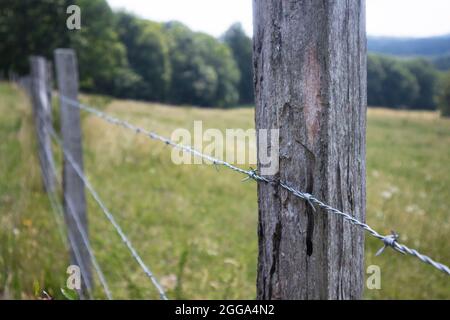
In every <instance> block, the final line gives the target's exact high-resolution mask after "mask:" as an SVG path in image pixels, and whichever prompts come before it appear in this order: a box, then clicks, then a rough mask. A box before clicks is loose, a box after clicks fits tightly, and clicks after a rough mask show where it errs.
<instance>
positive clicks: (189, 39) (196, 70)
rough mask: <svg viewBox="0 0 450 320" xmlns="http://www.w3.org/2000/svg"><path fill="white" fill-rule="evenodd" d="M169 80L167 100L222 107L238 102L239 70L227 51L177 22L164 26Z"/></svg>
mask: <svg viewBox="0 0 450 320" xmlns="http://www.w3.org/2000/svg"><path fill="white" fill-rule="evenodd" d="M165 30H166V32H167V35H168V39H169V48H170V50H169V52H170V53H169V56H170V63H171V66H172V78H171V82H170V83H171V85H170V90H169V101H170V102H172V103H177V104H196V105H200V106H219V107H226V106H230V105H233V104H235V103H237V102H238V98H239V93H238V91H237V85H238V82H239V70H238V68H237V66H236V63H235V61H234V59H233V57H232V54H231V52H230V49H229V48H228V47H227V46H226V45H225V44H223V43H220V42H219V41H218V40H217V39H215V38H213V37H211V36H209V35H206V34H203V33H196V32H192V31H191V30H190V29H189V28H187V27H186V26H184V25H183V24H181V23H179V22H170V23H167V24H166V25H165Z"/></svg>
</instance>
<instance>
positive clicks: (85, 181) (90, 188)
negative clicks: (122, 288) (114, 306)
mask: <svg viewBox="0 0 450 320" xmlns="http://www.w3.org/2000/svg"><path fill="white" fill-rule="evenodd" d="M48 129H49V130H48V132H49V134H50V135H51V137H52V138H53V139H54V140H55V141H56V142H57V144H58V145H59V147H60V148H61V150H62V151H63V154H64V158H65V159H66V160H67V161H68V162H69V163H70V165H71V166H72V168H73V169H74V170H75V172H76V173H77V175H78V176H79V177H80V179H81V180H82V181H83V184H84V185H85V187H86V188H87V190H88V191H89V193H90V194H91V195H92V197H93V198H94V200H95V201H96V202H97V204H98V205H99V207H100V208H101V209H102V211H103V213H104V214H105V216H106V218H107V219H108V220H109V222H111V224H112V225H113V227H114V228H115V229H116V231H117V233H118V234H119V236H120V237H121V239H122V241H123V242H124V243H125V245H126V246H127V247H128V249H129V251H130V253H131V255H132V257H133V258H134V259H135V260H136V261H137V263H138V264H139V266H140V267H141V268H142V269H143V271H144V273H145V274H146V275H147V276H148V277H149V278H150V280H151V281H152V283H153V285H154V286H155V288H156V289H157V291H158V293H159V295H160V298H161V299H162V300H168V299H167V296H166V293H165V292H164V289H163V287H162V286H161V285H160V284H159V282H158V279H156V277H155V276H154V274H153V272H152V271H151V270H150V268H149V267H148V266H147V265H146V264H145V263H144V261H143V260H142V258H141V257H140V255H139V254H138V253H137V251H136V249H135V248H134V247H133V245H132V244H131V241H130V240H129V239H128V237H127V236H126V235H125V233H124V232H123V230H122V228H121V227H120V225H119V224H118V223H117V221H116V220H115V218H114V216H113V215H112V214H111V212H110V211H109V210H108V208H106V206H105V204H104V203H103V201H102V200H101V199H100V196H99V195H98V193H97V192H96V191H95V189H94V187H93V186H92V185H91V183H90V181H89V180H88V179H87V178H86V177H85V175H84V174H83V173H82V171H81V169H80V168H79V167H78V165H77V164H76V162H75V161H74V159H73V158H72V155H71V154H70V153H69V152H68V151H67V150H66V149H64V147H63V145H62V142H61V139H60V138H59V137H58V135H57V134H56V133H55V131H54V130H53V128H51V127H50V128H48Z"/></svg>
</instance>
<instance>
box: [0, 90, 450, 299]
mask: <svg viewBox="0 0 450 320" xmlns="http://www.w3.org/2000/svg"><path fill="white" fill-rule="evenodd" d="M81 100H82V101H84V102H86V103H88V104H90V105H93V106H97V107H99V108H101V109H103V110H105V111H107V112H109V113H111V114H113V115H116V116H118V117H120V118H123V119H126V120H129V121H130V122H132V123H134V124H138V125H140V126H142V127H144V128H148V129H151V130H154V131H156V132H158V133H160V134H162V135H165V136H170V134H171V132H172V130H174V129H175V128H188V129H192V127H193V122H194V120H202V121H203V125H204V127H209V128H219V129H221V130H225V129H226V128H253V127H254V120H253V119H254V111H253V109H252V108H235V109H230V110H223V109H201V108H194V107H175V106H165V105H159V104H152V103H143V102H136V101H127V100H114V99H111V98H108V97H100V96H92V95H90V96H89V95H82V96H81ZM54 118H55V119H57V118H58V112H57V108H55V112H54ZM55 127H56V128H58V121H57V120H55ZM82 130H83V139H84V140H83V147H84V162H85V163H84V165H85V172H86V175H87V176H88V178H89V179H90V180H91V182H92V184H93V185H94V187H95V188H96V189H97V190H98V192H99V194H100V196H101V197H102V198H103V199H104V200H105V203H106V205H107V206H108V207H109V209H111V211H112V213H113V214H114V215H115V217H116V219H117V220H118V222H119V223H120V224H121V225H122V227H123V229H124V230H125V232H126V233H127V234H128V235H129V237H130V239H131V241H132V242H133V244H134V245H135V247H136V248H137V250H138V252H139V253H140V254H141V256H142V257H143V259H144V261H145V262H146V263H147V264H148V265H149V266H150V267H151V269H152V271H153V272H154V273H155V275H156V276H157V277H158V278H159V280H160V281H161V283H162V284H163V285H164V287H165V288H166V289H167V294H168V296H169V298H172V299H254V298H255V295H256V293H255V292H256V290H255V279H256V260H257V234H256V228H257V202H256V184H255V183H254V182H253V181H247V182H241V180H242V178H243V177H242V176H240V175H239V174H237V173H235V172H231V171H228V170H225V169H219V171H217V170H216V169H215V168H214V166H211V165H174V164H173V163H172V161H171V152H172V151H171V149H170V148H169V147H167V146H165V145H164V144H161V143H158V142H155V141H151V140H149V139H147V138H145V137H143V136H138V135H135V134H134V133H132V132H130V131H128V130H126V129H123V128H120V127H116V126H113V125H111V124H109V123H106V122H104V121H103V120H101V119H98V118H95V117H93V116H91V115H89V114H86V113H82ZM367 130H368V131H367V222H368V223H369V224H370V225H371V226H372V227H374V228H375V229H377V230H378V231H380V232H382V233H386V234H388V233H390V232H391V229H392V230H395V231H397V232H398V233H399V234H400V237H401V238H400V239H401V242H404V243H405V244H407V245H410V246H412V247H415V248H416V249H418V250H419V251H423V252H424V253H426V254H428V255H430V256H431V257H433V258H435V259H436V260H438V261H441V262H443V263H446V264H450V241H449V240H450V239H449V235H450V218H449V209H450V200H449V197H450V170H449V163H450V120H446V119H441V118H439V116H438V114H437V113H433V112H410V111H393V110H387V109H382V108H375V109H369V112H368V128H367ZM54 153H55V157H56V159H57V163H58V167H59V168H60V167H61V154H60V151H59V150H58V149H57V148H55V149H54ZM87 199H88V219H89V233H90V239H91V244H92V247H93V249H94V250H95V252H96V256H97V259H98V261H99V264H100V265H101V266H102V268H103V271H104V273H105V276H106V278H107V280H108V283H109V285H110V287H111V290H112V294H113V296H114V298H116V299H119V298H122V299H157V298H158V294H157V292H156V291H155V290H154V288H153V286H152V284H151V283H150V281H149V280H148V279H147V278H146V276H145V274H144V273H143V272H142V270H141V269H140V268H139V266H138V265H137V264H136V263H135V261H134V260H132V258H131V256H130V254H129V252H128V251H127V250H126V248H125V246H124V245H123V243H122V242H121V240H120V238H119V236H118V235H117V234H116V233H115V231H114V229H113V228H112V227H111V225H110V224H109V222H108V221H107V220H106V219H105V217H104V216H103V214H102V212H101V211H100V209H99V208H98V206H97V205H96V203H95V202H94V201H93V199H92V198H91V197H89V195H87ZM64 240H65V238H62V237H61V236H60V234H59V232H58V225H57V223H56V222H55V219H54V217H53V216H52V213H51V208H50V204H49V201H48V198H47V196H46V195H45V193H44V192H43V189H42V186H41V177H40V169H39V161H38V158H37V148H36V139H35V131H34V127H33V121H32V111H31V107H30V103H29V101H28V98H27V96H26V95H25V93H24V92H23V91H22V90H20V89H19V88H17V87H16V86H14V85H10V84H8V83H4V82H3V83H0V298H4V299H35V298H36V297H37V296H39V295H40V292H41V290H43V289H44V290H46V291H47V292H49V294H51V295H54V296H55V297H56V298H63V297H62V295H61V293H60V288H61V287H63V286H64V285H65V281H66V277H67V275H66V268H67V266H68V264H69V257H68V253H67V248H66V247H65V245H66V244H65V241H64ZM380 246H381V243H380V242H379V241H378V240H375V239H373V238H371V237H369V236H367V237H366V266H369V265H378V266H380V268H381V272H382V274H381V276H382V278H381V281H382V282H381V286H382V287H381V289H380V290H368V289H366V290H365V299H450V282H449V279H448V276H445V275H444V274H443V273H441V272H439V271H438V270H436V269H434V268H432V267H430V266H428V265H425V264H423V263H422V262H420V261H419V260H417V259H415V258H412V257H408V256H402V255H400V254H398V253H396V252H393V251H392V250H389V249H387V250H386V251H385V252H384V253H383V254H382V255H381V256H378V257H375V253H376V252H377V251H378V249H379V248H380ZM97 284H98V281H97ZM95 296H96V298H104V294H103V293H102V291H101V288H100V286H99V285H97V288H96V292H95Z"/></svg>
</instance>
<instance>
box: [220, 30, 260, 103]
mask: <svg viewBox="0 0 450 320" xmlns="http://www.w3.org/2000/svg"><path fill="white" fill-rule="evenodd" d="M223 40H224V41H225V43H226V44H228V46H229V47H230V48H231V51H232V52H233V56H234V60H235V61H236V63H237V65H238V68H239V71H240V74H241V79H240V81H239V86H238V88H239V102H240V103H243V104H245V103H253V102H254V94H253V62H252V39H251V38H249V37H248V36H247V35H246V34H245V32H244V30H243V29H242V25H241V24H240V23H235V24H233V25H232V26H231V27H230V28H229V29H228V30H227V31H226V32H225V34H224V36H223Z"/></svg>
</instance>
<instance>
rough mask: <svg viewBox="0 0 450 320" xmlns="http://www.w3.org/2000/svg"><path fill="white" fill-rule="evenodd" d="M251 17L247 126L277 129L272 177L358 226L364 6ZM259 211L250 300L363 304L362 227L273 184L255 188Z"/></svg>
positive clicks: (272, 10)
mask: <svg viewBox="0 0 450 320" xmlns="http://www.w3.org/2000/svg"><path fill="white" fill-rule="evenodd" d="M253 10H254V12H253V14H254V44H253V59H254V71H255V78H254V81H255V99H256V117H255V119H256V127H257V129H265V128H266V129H271V128H275V129H279V149H278V151H279V153H278V159H279V172H278V173H277V174H276V175H275V176H273V177H272V178H273V179H275V180H276V179H279V180H280V181H283V182H285V183H287V184H289V185H291V186H292V187H295V188H297V189H299V190H302V191H304V192H308V193H310V194H312V195H314V196H315V197H316V198H318V199H320V200H322V201H324V202H326V203H328V204H329V205H331V206H333V207H335V208H337V209H340V210H344V211H346V212H348V213H351V214H353V215H354V216H355V217H356V218H357V219H358V220H360V221H364V220H365V198H366V195H365V153H366V149H365V128H366V33H365V0H354V1H316V0H304V1H294V0H286V1H279V0H254V1H253ZM259 162H260V161H259ZM259 167H261V164H259ZM258 205H259V227H258V234H259V258H258V277H257V296H258V298H259V299H360V298H361V297H362V292H363V283H364V235H363V231H362V230H361V229H359V228H357V227H354V226H351V225H350V224H349V223H348V222H344V221H343V219H342V218H341V217H340V216H337V215H333V214H328V213H326V212H325V211H323V210H321V209H320V208H315V210H316V211H315V212H314V210H313V208H312V206H311V205H308V204H307V203H305V201H302V200H300V199H299V198H296V197H295V196H293V195H292V194H289V193H288V192H287V191H286V190H284V189H282V188H280V187H279V186H277V185H276V184H275V185H270V184H265V183H258Z"/></svg>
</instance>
